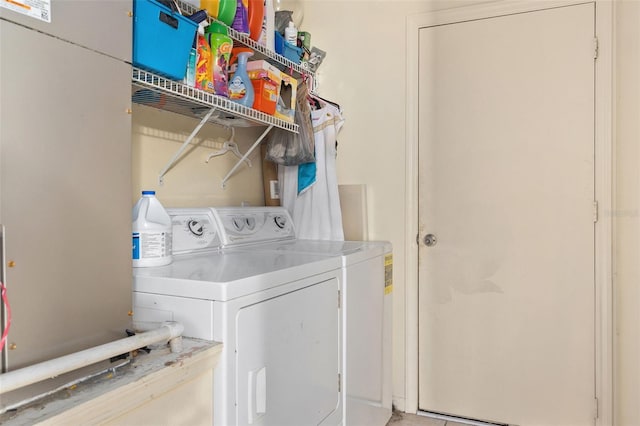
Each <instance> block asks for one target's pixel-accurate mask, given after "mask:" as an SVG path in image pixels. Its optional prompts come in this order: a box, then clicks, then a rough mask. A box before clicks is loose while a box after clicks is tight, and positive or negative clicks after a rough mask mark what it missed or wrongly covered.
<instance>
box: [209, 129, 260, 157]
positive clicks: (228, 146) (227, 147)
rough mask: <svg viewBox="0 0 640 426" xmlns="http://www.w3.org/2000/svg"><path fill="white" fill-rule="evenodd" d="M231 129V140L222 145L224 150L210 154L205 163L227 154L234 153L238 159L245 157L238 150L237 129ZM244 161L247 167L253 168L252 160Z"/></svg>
mask: <svg viewBox="0 0 640 426" xmlns="http://www.w3.org/2000/svg"><path fill="white" fill-rule="evenodd" d="M230 129H231V137H230V138H229V140H227V141H225V142H224V143H223V144H222V148H221V149H219V150H218V151H215V152H212V153H211V154H209V156H208V157H207V160H206V161H205V163H208V162H209V160H211V159H212V158H213V157H217V156H219V155H224V154H226V153H227V152H232V153H234V154H235V155H236V157H238V158H242V157H243V155H242V154H240V150H238V144H236V142H235V136H236V129H235V127H231V128H230ZM244 161H245V162H246V163H247V165H248V166H249V167H251V160H249V159H248V158H245V159H244Z"/></svg>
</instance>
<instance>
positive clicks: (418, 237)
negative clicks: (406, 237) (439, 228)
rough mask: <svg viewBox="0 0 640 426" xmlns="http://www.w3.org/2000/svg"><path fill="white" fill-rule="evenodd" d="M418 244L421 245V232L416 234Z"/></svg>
mask: <svg viewBox="0 0 640 426" xmlns="http://www.w3.org/2000/svg"><path fill="white" fill-rule="evenodd" d="M416 245H418V246H419V245H420V234H416Z"/></svg>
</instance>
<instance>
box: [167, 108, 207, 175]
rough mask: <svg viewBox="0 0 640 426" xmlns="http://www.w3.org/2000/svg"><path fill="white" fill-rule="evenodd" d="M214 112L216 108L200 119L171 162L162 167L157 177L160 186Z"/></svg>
mask: <svg viewBox="0 0 640 426" xmlns="http://www.w3.org/2000/svg"><path fill="white" fill-rule="evenodd" d="M215 110H216V107H213V108H211V109H210V110H209V112H207V114H206V115H205V116H204V117H202V120H200V123H198V125H197V126H196V128H195V129H193V132H191V134H190V135H189V137H188V138H187V139H186V140H185V141H184V142H183V143H182V146H181V147H180V148H179V149H178V151H176V153H175V154H174V155H173V157H172V158H171V160H169V162H168V163H167V165H166V166H164V168H163V169H162V171H161V172H160V175H159V176H158V183H159V184H160V185H163V184H164V175H166V174H167V172H168V171H169V169H171V167H173V165H174V164H175V163H176V161H177V160H178V158H180V156H181V155H182V153H183V152H184V150H185V149H187V146H189V144H190V143H191V141H192V140H193V138H195V137H196V135H197V134H198V132H199V131H200V129H202V126H204V124H205V123H206V122H207V121H209V119H210V118H211V116H212V115H213V112H214V111H215Z"/></svg>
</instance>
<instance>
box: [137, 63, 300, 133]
mask: <svg viewBox="0 0 640 426" xmlns="http://www.w3.org/2000/svg"><path fill="white" fill-rule="evenodd" d="M132 84H133V90H132V95H131V99H132V101H133V102H134V103H137V104H142V105H147V106H150V107H154V108H157V109H161V110H165V111H171V112H174V113H176V114H181V115H186V116H188V117H193V118H197V119H202V118H203V117H204V116H205V115H206V114H207V113H208V112H209V111H210V110H211V109H212V108H215V109H216V111H215V112H214V114H212V115H211V118H210V119H209V120H208V121H210V122H213V123H216V124H220V125H223V126H229V127H251V126H275V127H279V128H281V129H284V130H288V131H290V132H294V133H298V125H297V124H294V123H290V122H288V121H285V120H281V119H279V118H276V117H273V116H271V115H268V114H265V113H263V112H260V111H258V110H255V109H252V108H247V107H245V106H243V105H240V104H238V103H236V102H233V101H231V100H229V99H227V98H225V97H222V96H217V95H214V94H212V93H209V92H205V91H204V90H199V89H196V88H193V87H189V86H186V85H184V84H182V83H179V82H177V81H173V80H169V79H166V78H164V77H161V76H159V75H157V74H153V73H151V72H148V71H144V70H142V69H139V68H135V67H134V68H133V75H132Z"/></svg>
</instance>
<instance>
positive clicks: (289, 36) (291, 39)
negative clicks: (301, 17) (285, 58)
mask: <svg viewBox="0 0 640 426" xmlns="http://www.w3.org/2000/svg"><path fill="white" fill-rule="evenodd" d="M284 41H286V42H287V43H289V44H290V45H291V46H296V47H297V46H298V29H297V28H296V25H295V24H294V23H293V21H289V25H288V26H287V28H285V29H284Z"/></svg>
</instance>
